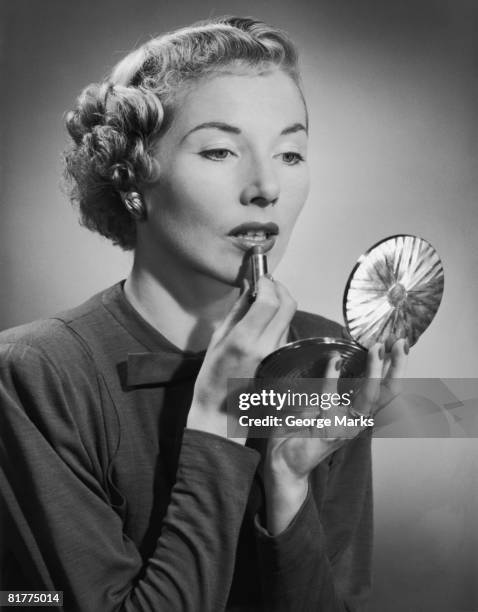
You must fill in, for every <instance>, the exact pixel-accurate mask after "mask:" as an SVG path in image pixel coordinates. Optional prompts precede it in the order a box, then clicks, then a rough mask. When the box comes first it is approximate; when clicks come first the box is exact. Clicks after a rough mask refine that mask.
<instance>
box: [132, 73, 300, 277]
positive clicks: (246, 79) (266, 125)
mask: <svg viewBox="0 0 478 612" xmlns="http://www.w3.org/2000/svg"><path fill="white" fill-rule="evenodd" d="M157 160H158V162H159V164H160V172H159V180H158V182H157V183H155V184H154V185H152V186H150V187H149V188H148V189H147V190H146V191H145V192H144V195H145V200H146V206H147V212H148V218H147V221H146V222H145V223H142V224H140V228H139V231H138V246H139V247H140V246H146V248H149V249H150V250H153V251H154V253H152V255H153V257H154V256H155V255H156V254H157V256H158V263H159V265H160V264H161V259H162V261H170V262H171V261H174V262H175V263H177V264H179V265H180V267H181V268H183V271H184V272H185V273H187V272H188V271H190V272H193V271H195V272H197V273H200V274H203V275H206V276H208V277H209V278H214V279H216V280H219V281H221V282H223V283H226V284H229V285H236V284H237V283H238V281H239V280H240V270H241V269H242V265H243V263H244V261H245V258H247V256H248V255H247V254H248V253H249V252H250V250H251V248H252V247H253V246H254V245H256V244H260V245H262V246H263V247H264V248H265V249H266V250H267V251H268V261H269V267H270V269H274V267H275V266H276V265H277V263H278V262H279V260H280V259H281V257H282V255H283V253H284V251H285V248H286V246H287V243H288V241H289V237H290V234H291V231H292V228H293V227H294V223H295V221H296V219H297V216H298V214H299V212H300V210H301V208H302V206H303V204H304V202H305V199H306V197H307V193H308V182H309V181H308V167H307V161H306V160H307V131H306V110H305V108H304V103H303V100H302V98H301V95H300V93H299V91H298V89H297V87H296V85H295V84H294V82H293V81H292V79H291V78H290V77H289V76H288V75H286V74H285V73H283V72H281V71H279V70H274V71H271V72H268V73H265V74H262V75H259V74H255V73H249V74H246V75H243V74H241V75H239V74H223V75H218V76H214V77H212V78H207V79H203V80H201V81H199V83H196V84H195V85H194V86H193V87H192V88H191V89H190V90H189V91H188V93H187V94H186V95H185V97H184V98H183V99H182V101H181V104H180V105H178V108H177V109H176V113H175V115H174V119H173V121H172V124H171V126H170V128H169V130H168V131H167V132H166V133H165V134H164V135H163V136H162V138H161V139H160V141H159V143H158V146H157ZM141 243H143V244H141ZM159 258H161V259H159Z"/></svg>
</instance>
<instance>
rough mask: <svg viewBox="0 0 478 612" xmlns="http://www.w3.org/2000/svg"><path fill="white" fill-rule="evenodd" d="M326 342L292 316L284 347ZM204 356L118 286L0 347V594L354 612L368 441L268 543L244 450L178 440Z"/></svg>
mask: <svg viewBox="0 0 478 612" xmlns="http://www.w3.org/2000/svg"><path fill="white" fill-rule="evenodd" d="M324 335H328V336H331V335H332V336H337V335H341V328H340V326H338V325H337V324H336V323H333V322H331V321H328V320H326V319H323V318H321V317H318V316H316V315H311V314H308V313H304V312H298V313H297V314H296V316H295V317H294V320H293V323H292V325H291V332H290V339H291V340H294V339H298V338H303V337H310V336H324ZM203 356H204V353H191V352H183V351H180V350H179V349H177V348H176V347H175V346H174V345H172V344H171V343H170V342H169V341H168V340H167V339H166V338H164V337H163V336H162V335H161V334H160V333H159V332H158V331H157V330H155V329H154V328H153V327H151V326H150V325H149V324H148V323H147V322H146V321H144V320H143V319H142V318H141V316H140V315H139V314H138V313H137V312H136V311H135V310H134V309H133V308H132V306H131V305H130V304H129V302H128V301H127V300H126V298H125V296H124V293H123V290H122V283H118V284H116V285H114V286H113V287H111V288H109V289H107V290H106V291H104V292H102V293H100V294H98V295H96V296H94V297H93V298H91V299H90V300H88V301H87V302H85V303H84V304H83V305H81V306H79V307H78V308H75V309H73V310H70V311H68V312H64V313H61V314H59V315H57V316H55V317H52V318H49V319H46V320H42V321H37V322H34V323H31V324H29V325H23V326H21V327H18V328H14V329H11V330H7V331H5V332H3V333H2V334H0V436H1V437H0V502H1V505H0V511H1V523H0V525H1V527H2V533H1V534H0V535H1V540H2V547H1V565H0V576H1V585H0V588H1V590H8V589H11V590H13V589H15V590H60V591H63V593H64V609H65V610H67V611H70V610H71V611H81V612H113V611H115V612H116V611H120V610H121V611H128V612H130V611H140V610H141V611H146V610H147V611H151V612H152V611H154V612H183V611H188V612H221V611H222V610H231V611H232V610H237V611H239V610H241V611H250V612H252V611H253V610H270V611H273V612H282V611H284V612H285V611H289V610H291V611H294V612H298V611H300V610H302V611H305V612H319V611H320V612H337V611H339V610H340V611H345V610H347V611H352V610H353V611H358V610H365V609H366V601H367V598H368V594H369V590H370V565H371V546H372V490H371V453H370V437H371V436H370V431H369V430H366V431H365V432H363V433H362V434H360V436H358V437H357V438H355V439H354V440H352V441H350V442H348V443H347V444H346V445H344V446H343V447H342V448H341V449H340V450H338V451H336V452H335V453H333V454H332V455H331V456H330V457H329V458H327V459H326V460H325V461H323V462H322V463H321V464H320V465H319V466H318V467H317V468H316V469H315V470H314V471H313V473H312V475H311V477H310V486H309V494H308V497H307V499H306V500H305V502H304V504H303V506H302V507H301V509H300V510H299V512H298V514H297V515H296V517H295V518H294V520H293V521H292V523H291V524H290V525H289V526H288V527H287V529H286V530H285V531H283V532H282V533H281V534H279V535H277V536H271V535H269V534H268V532H267V531H266V530H265V529H263V527H262V526H261V524H262V519H261V517H262V511H263V486H262V481H261V477H260V475H259V473H258V472H257V466H258V464H259V461H260V452H259V451H258V450H257V449H255V448H252V447H251V445H252V444H253V443H252V442H251V443H250V444H249V442H248V445H246V446H245V447H243V446H241V445H239V444H237V443H235V442H233V441H231V440H228V439H225V438H222V437H219V436H216V435H213V434H208V433H205V432H200V431H196V430H193V429H185V424H186V419H187V413H188V410H189V406H190V402H191V398H192V392H193V387H194V382H195V378H196V376H197V373H198V371H199V368H200V366H201V362H202V358H203Z"/></svg>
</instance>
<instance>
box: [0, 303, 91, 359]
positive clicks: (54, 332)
mask: <svg viewBox="0 0 478 612" xmlns="http://www.w3.org/2000/svg"><path fill="white" fill-rule="evenodd" d="M100 295H101V294H98V295H95V296H93V298H90V299H89V300H87V301H86V302H84V303H83V304H81V305H80V306H78V307H76V308H73V309H71V310H68V311H64V312H61V313H58V314H56V315H53V316H52V317H49V318H46V319H40V320H37V321H33V322H31V323H27V324H24V325H19V326H17V327H12V328H10V329H6V330H4V331H2V332H0V355H1V359H0V363H1V366H2V369H5V368H6V367H9V366H12V365H13V366H17V367H21V365H22V364H23V367H24V368H27V367H33V365H34V364H35V363H40V362H41V363H43V364H47V363H48V364H50V365H51V366H52V367H54V368H56V369H58V370H64V369H65V367H71V366H72V365H75V366H76V367H77V368H78V367H79V366H81V365H82V364H83V366H84V365H85V364H87V363H88V362H89V361H90V356H89V350H88V346H87V345H86V344H85V343H84V342H83V341H82V339H81V338H80V337H79V336H78V335H77V334H76V333H75V332H74V330H73V329H72V326H71V323H73V322H74V321H76V320H79V319H81V318H82V317H83V316H85V315H86V314H87V313H91V312H93V311H94V310H95V308H96V307H97V306H98V304H99V303H100V299H99V296H100Z"/></svg>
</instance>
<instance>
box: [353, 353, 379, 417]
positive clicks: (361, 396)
mask: <svg viewBox="0 0 478 612" xmlns="http://www.w3.org/2000/svg"><path fill="white" fill-rule="evenodd" d="M384 357H385V348H384V346H383V344H381V343H379V342H377V343H376V344H374V345H373V346H372V347H371V348H370V349H369V351H368V357H367V367H366V372H365V379H364V382H363V384H362V386H361V387H360V391H358V393H357V395H356V396H355V398H354V402H353V409H352V410H353V412H354V413H357V414H363V415H366V416H368V415H370V414H372V413H373V411H374V407H375V405H376V404H377V402H378V399H379V397H380V383H381V380H382V372H383V360H384Z"/></svg>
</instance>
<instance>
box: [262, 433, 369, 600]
mask: <svg viewBox="0 0 478 612" xmlns="http://www.w3.org/2000/svg"><path fill="white" fill-rule="evenodd" d="M325 478H326V482H325V486H324V484H323V483H322V482H321V480H323V477H322V476H320V473H319V470H318V469H317V468H316V470H314V472H312V474H311V477H310V481H309V492H308V495H307V498H306V500H305V501H304V503H303V505H302V507H301V508H300V510H299V511H298V513H297V514H296V516H295V517H294V519H293V521H292V522H291V524H290V525H289V526H288V527H287V529H285V530H284V531H283V532H282V533H280V534H278V535H276V536H271V535H270V534H269V533H268V532H267V531H266V530H265V529H264V528H263V527H261V526H260V524H259V521H258V518H257V517H256V524H255V527H256V534H257V543H258V553H259V558H260V566H261V572H262V590H263V597H264V602H265V610H267V612H292V611H293V612H298V611H299V610H300V611H304V612H314V611H315V612H322V611H325V610H326V611H327V612H364V611H365V610H367V603H368V598H369V594H370V588H371V557H372V537H373V533H372V531H373V521H372V512H373V510H372V471H371V430H365V431H364V432H362V433H361V434H360V435H359V436H358V437H357V438H355V439H353V440H351V441H350V442H348V443H347V444H346V445H345V446H344V447H342V448H341V449H340V450H338V451H336V452H335V453H334V454H333V456H332V458H331V460H330V461H329V466H328V473H327V475H326V477H325Z"/></svg>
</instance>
